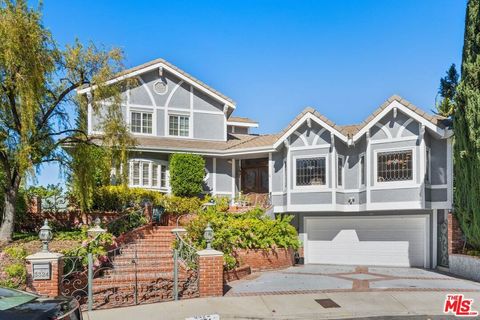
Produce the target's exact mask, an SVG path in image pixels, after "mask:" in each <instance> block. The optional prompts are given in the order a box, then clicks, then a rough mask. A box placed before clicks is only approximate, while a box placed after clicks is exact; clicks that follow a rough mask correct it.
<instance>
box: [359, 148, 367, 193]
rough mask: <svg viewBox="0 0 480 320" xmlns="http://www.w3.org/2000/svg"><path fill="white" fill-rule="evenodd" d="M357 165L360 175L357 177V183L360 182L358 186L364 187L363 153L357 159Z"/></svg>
mask: <svg viewBox="0 0 480 320" xmlns="http://www.w3.org/2000/svg"><path fill="white" fill-rule="evenodd" d="M358 165H359V171H360V175H359V179H358V180H359V182H360V186H361V187H362V186H365V175H366V173H365V169H366V167H365V153H362V154H360V156H359V159H358Z"/></svg>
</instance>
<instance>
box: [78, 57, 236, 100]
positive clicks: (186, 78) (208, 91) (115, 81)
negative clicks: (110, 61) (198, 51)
mask: <svg viewBox="0 0 480 320" xmlns="http://www.w3.org/2000/svg"><path fill="white" fill-rule="evenodd" d="M158 68H164V69H166V70H168V71H169V72H170V73H173V74H174V75H175V76H177V77H179V78H180V79H182V80H184V81H187V82H188V83H190V84H192V85H194V86H195V87H197V88H198V89H200V90H202V91H203V92H205V93H207V94H209V95H211V96H214V97H215V98H216V99H218V100H220V101H221V102H222V103H224V104H226V105H227V106H228V107H229V108H232V109H235V108H236V106H235V105H234V104H232V103H231V102H230V101H228V100H226V99H224V98H223V97H221V96H219V95H218V94H217V93H215V92H213V91H212V90H210V89H208V88H205V87H204V86H202V85H200V84H198V83H196V82H195V81H192V80H191V79H190V78H188V77H186V76H185V75H183V74H182V73H180V72H178V71H177V70H174V69H172V68H171V67H169V66H168V65H166V64H164V63H163V62H158V63H155V64H152V65H151V66H148V67H145V68H142V69H139V70H135V71H132V72H129V73H127V74H124V75H121V76H119V77H116V78H113V79H111V80H108V81H107V82H106V84H107V85H109V84H113V83H117V82H119V81H122V80H125V79H128V78H131V77H135V76H137V75H140V74H143V73H145V72H148V71H152V70H155V69H158ZM96 87H97V86H91V87H87V88H83V89H79V90H77V94H84V93H87V92H90V91H91V90H95V89H96Z"/></svg>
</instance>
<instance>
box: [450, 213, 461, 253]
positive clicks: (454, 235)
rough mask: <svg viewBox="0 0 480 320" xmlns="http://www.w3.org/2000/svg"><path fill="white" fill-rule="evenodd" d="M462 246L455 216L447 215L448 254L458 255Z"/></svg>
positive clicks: (458, 225)
mask: <svg viewBox="0 0 480 320" xmlns="http://www.w3.org/2000/svg"><path fill="white" fill-rule="evenodd" d="M463 245H464V240H463V234H462V230H461V229H460V224H459V222H458V220H457V218H455V216H454V215H453V214H452V213H451V212H449V213H448V254H454V253H459V252H461V251H462V249H463Z"/></svg>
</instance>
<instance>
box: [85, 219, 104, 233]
mask: <svg viewBox="0 0 480 320" xmlns="http://www.w3.org/2000/svg"><path fill="white" fill-rule="evenodd" d="M93 223H94V226H93V227H92V228H90V229H88V230H87V234H88V236H89V237H91V238H96V237H98V236H99V235H101V234H102V233H105V232H107V230H105V229H102V227H100V223H101V221H100V218H99V217H96V218H95V221H94V222H93Z"/></svg>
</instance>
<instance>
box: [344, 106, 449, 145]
mask: <svg viewBox="0 0 480 320" xmlns="http://www.w3.org/2000/svg"><path fill="white" fill-rule="evenodd" d="M394 108H398V109H399V110H400V111H402V112H403V113H405V114H406V115H407V116H409V117H410V118H413V119H414V120H416V121H418V122H420V123H421V124H423V125H425V127H427V128H429V129H430V130H431V131H433V132H434V133H436V134H437V135H438V136H439V137H442V138H443V137H444V136H445V130H444V129H442V128H440V127H438V126H436V125H434V124H433V123H431V122H430V121H428V120H427V119H425V118H424V117H422V116H420V115H418V114H417V113H415V112H414V111H412V110H410V109H409V108H407V107H405V106H404V105H403V104H401V103H400V102H398V101H396V100H395V101H392V102H391V103H390V104H389V105H388V106H387V107H386V108H385V109H383V110H382V111H381V112H380V113H379V114H377V115H376V116H375V117H374V118H373V119H372V120H370V121H369V122H368V124H367V125H366V126H364V127H363V128H362V129H361V130H360V131H359V132H357V133H356V134H355V135H354V136H353V141H354V142H355V141H357V140H358V139H360V138H361V137H362V136H363V135H364V134H365V133H366V132H367V131H368V130H370V128H372V127H373V126H374V125H375V124H376V123H377V122H378V121H380V120H381V119H382V118H383V117H384V116H386V115H387V114H388V113H389V112H390V111H391V110H392V109H394Z"/></svg>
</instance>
